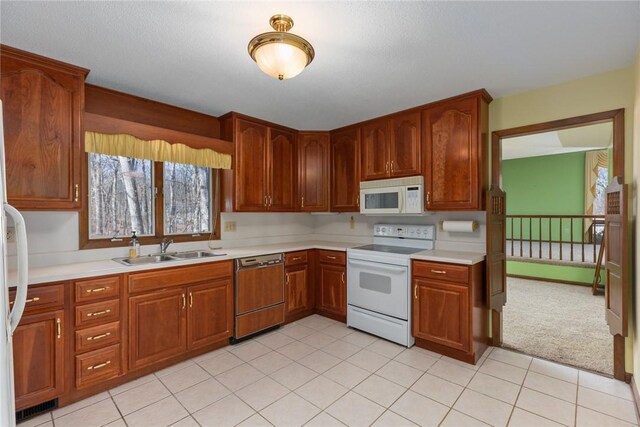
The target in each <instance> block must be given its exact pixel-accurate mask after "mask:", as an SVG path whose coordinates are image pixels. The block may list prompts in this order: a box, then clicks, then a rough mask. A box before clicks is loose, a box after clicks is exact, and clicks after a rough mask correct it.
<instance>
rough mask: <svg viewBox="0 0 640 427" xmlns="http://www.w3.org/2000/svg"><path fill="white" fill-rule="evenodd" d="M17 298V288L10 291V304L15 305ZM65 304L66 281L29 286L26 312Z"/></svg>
mask: <svg viewBox="0 0 640 427" xmlns="http://www.w3.org/2000/svg"><path fill="white" fill-rule="evenodd" d="M15 298H16V291H15V289H13V290H11V291H9V305H10V306H11V307H13V301H14V300H15ZM63 305H64V283H58V284H55V285H45V286H34V287H31V286H29V288H28V290H27V303H26V305H25V307H24V312H25V314H29V313H31V312H34V311H36V310H40V309H46V308H58V307H62V306H63Z"/></svg>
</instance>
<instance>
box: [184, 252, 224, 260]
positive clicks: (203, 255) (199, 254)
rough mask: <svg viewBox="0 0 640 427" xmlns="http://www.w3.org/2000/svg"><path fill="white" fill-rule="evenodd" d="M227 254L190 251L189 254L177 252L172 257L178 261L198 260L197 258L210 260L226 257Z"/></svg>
mask: <svg viewBox="0 0 640 427" xmlns="http://www.w3.org/2000/svg"><path fill="white" fill-rule="evenodd" d="M225 255H226V254H221V253H220V254H218V253H214V252H209V251H189V252H177V253H175V254H173V255H172V256H173V257H175V258H178V259H197V258H209V257H214V256H225Z"/></svg>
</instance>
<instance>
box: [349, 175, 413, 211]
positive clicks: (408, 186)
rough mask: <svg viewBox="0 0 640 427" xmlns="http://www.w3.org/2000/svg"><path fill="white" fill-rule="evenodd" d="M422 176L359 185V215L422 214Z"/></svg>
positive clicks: (365, 182) (364, 182) (366, 182)
mask: <svg viewBox="0 0 640 427" xmlns="http://www.w3.org/2000/svg"><path fill="white" fill-rule="evenodd" d="M423 185H424V178H423V177H422V176H410V177H407V178H392V179H381V180H377V181H363V182H361V183H360V213H362V214H365V215H402V214H409V215H418V214H422V213H424V204H423V198H422V197H423V196H422V195H423Z"/></svg>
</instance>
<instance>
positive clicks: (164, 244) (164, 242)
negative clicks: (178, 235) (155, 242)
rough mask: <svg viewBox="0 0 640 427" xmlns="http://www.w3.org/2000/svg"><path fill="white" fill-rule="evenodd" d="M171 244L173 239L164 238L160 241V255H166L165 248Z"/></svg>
mask: <svg viewBox="0 0 640 427" xmlns="http://www.w3.org/2000/svg"><path fill="white" fill-rule="evenodd" d="M172 243H173V239H171V240H167V238H166V237H165V238H164V239H162V242H160V253H161V254H166V253H167V248H168V247H169V245H170V244H172Z"/></svg>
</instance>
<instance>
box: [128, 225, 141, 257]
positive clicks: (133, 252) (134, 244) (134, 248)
mask: <svg viewBox="0 0 640 427" xmlns="http://www.w3.org/2000/svg"><path fill="white" fill-rule="evenodd" d="M139 256H140V241H139V240H138V236H136V232H135V231H134V232H133V235H132V236H131V241H130V242H129V258H137V257H139Z"/></svg>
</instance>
